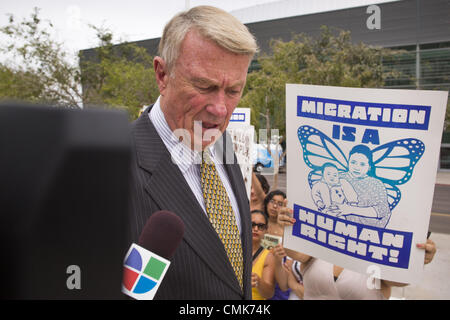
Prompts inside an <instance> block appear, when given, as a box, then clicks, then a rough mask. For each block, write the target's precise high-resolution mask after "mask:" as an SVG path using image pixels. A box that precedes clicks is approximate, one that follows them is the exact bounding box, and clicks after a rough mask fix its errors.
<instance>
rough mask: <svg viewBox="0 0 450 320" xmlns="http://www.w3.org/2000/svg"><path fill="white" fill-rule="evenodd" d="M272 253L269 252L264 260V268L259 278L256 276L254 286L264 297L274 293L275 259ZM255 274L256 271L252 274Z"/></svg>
mask: <svg viewBox="0 0 450 320" xmlns="http://www.w3.org/2000/svg"><path fill="white" fill-rule="evenodd" d="M274 259H275V258H274V256H273V255H272V253H269V254H268V255H267V257H266V261H265V262H264V268H263V272H262V275H261V278H259V277H258V280H257V281H256V283H255V285H254V287H256V288H257V289H258V292H259V294H260V295H261V296H262V297H264V298H265V299H270V298H272V297H273V295H274V293H275V260H274ZM253 275H256V273H253V274H252V277H253ZM256 276H257V275H256Z"/></svg>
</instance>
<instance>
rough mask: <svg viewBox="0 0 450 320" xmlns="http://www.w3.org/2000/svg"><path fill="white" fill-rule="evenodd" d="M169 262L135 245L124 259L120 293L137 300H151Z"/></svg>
mask: <svg viewBox="0 0 450 320" xmlns="http://www.w3.org/2000/svg"><path fill="white" fill-rule="evenodd" d="M169 265H170V262H169V261H168V260H166V259H164V258H162V257H160V256H158V255H156V254H154V253H152V252H150V251H148V250H146V249H144V248H142V247H140V246H138V245H136V244H134V243H133V244H132V245H131V247H130V249H129V250H128V253H127V255H126V257H125V262H124V268H123V283H122V292H123V293H125V294H127V295H129V296H131V297H133V298H135V299H139V300H148V299H153V296H154V295H155V293H156V291H157V290H158V287H159V284H160V280H162V279H163V278H164V275H165V273H166V271H167V269H168V267H169Z"/></svg>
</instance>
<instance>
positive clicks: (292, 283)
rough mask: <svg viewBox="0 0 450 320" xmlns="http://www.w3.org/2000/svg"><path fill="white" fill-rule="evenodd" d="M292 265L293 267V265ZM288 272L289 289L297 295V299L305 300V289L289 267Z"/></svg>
mask: <svg viewBox="0 0 450 320" xmlns="http://www.w3.org/2000/svg"><path fill="white" fill-rule="evenodd" d="M291 261H292V260H291ZM290 265H291V266H292V263H291V264H290ZM288 270H289V271H288V286H289V288H291V290H292V291H293V292H294V293H295V294H296V295H297V297H299V298H300V299H303V296H304V294H305V287H304V286H303V285H302V284H300V283H299V282H298V281H297V278H296V277H295V276H294V274H293V272H292V269H291V267H289V269H288Z"/></svg>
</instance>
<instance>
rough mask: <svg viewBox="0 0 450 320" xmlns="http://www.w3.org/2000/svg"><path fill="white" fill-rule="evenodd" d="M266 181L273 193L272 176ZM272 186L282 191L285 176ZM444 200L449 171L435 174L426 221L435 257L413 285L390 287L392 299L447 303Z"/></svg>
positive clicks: (449, 238) (449, 234) (449, 263)
mask: <svg viewBox="0 0 450 320" xmlns="http://www.w3.org/2000/svg"><path fill="white" fill-rule="evenodd" d="M266 178H267V181H268V182H269V184H270V185H271V190H273V189H274V188H273V186H274V184H275V180H274V177H273V176H266ZM276 183H277V188H278V189H280V190H283V191H284V192H286V174H285V173H281V174H279V175H278V177H277V181H276ZM447 201H450V172H448V171H439V172H438V174H437V178H436V188H435V196H434V199H433V210H432V214H431V222H430V230H431V231H432V234H431V236H430V239H432V240H433V241H434V242H435V244H436V247H437V252H436V255H435V256H434V259H433V261H432V262H431V263H429V264H427V265H425V266H424V271H423V276H422V278H421V280H420V281H419V282H418V283H417V284H414V285H408V286H406V287H403V288H399V287H396V288H393V290H392V295H391V299H392V300H397V299H402V300H450V228H449V227H448V226H449V223H450V205H447Z"/></svg>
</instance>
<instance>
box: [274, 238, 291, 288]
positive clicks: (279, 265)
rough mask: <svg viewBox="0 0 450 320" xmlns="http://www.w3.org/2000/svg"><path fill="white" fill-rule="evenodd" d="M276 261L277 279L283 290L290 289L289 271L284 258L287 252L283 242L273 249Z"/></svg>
mask: <svg viewBox="0 0 450 320" xmlns="http://www.w3.org/2000/svg"><path fill="white" fill-rule="evenodd" d="M272 253H273V256H274V261H275V280H276V281H277V283H278V286H279V287H280V289H281V290H282V291H286V290H287V289H289V287H288V273H287V271H286V269H285V267H284V266H283V258H284V257H286V252H285V251H284V248H283V246H282V245H281V244H277V245H276V246H275V247H273V249H272Z"/></svg>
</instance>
